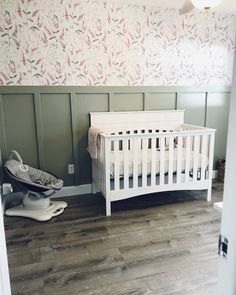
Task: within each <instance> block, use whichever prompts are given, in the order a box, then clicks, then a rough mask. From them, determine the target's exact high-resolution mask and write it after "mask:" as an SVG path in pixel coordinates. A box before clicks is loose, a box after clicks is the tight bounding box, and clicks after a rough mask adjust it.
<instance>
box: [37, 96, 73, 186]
mask: <svg viewBox="0 0 236 295" xmlns="http://www.w3.org/2000/svg"><path fill="white" fill-rule="evenodd" d="M41 109H42V114H41V116H42V134H43V138H42V141H43V150H42V153H43V155H41V158H42V167H41V168H42V169H46V170H48V171H51V172H52V173H55V174H56V175H57V176H58V177H60V178H62V179H63V180H64V181H65V185H74V183H75V181H74V175H73V174H68V164H73V163H74V160H73V145H72V127H71V110H70V95H69V94H41Z"/></svg>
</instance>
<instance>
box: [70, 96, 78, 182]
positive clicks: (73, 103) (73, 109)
mask: <svg viewBox="0 0 236 295" xmlns="http://www.w3.org/2000/svg"><path fill="white" fill-rule="evenodd" d="M70 114H71V135H72V148H73V159H74V165H75V166H74V167H75V174H74V184H75V185H76V184H79V132H78V130H77V128H78V126H79V123H78V107H77V99H76V93H75V92H71V93H70Z"/></svg>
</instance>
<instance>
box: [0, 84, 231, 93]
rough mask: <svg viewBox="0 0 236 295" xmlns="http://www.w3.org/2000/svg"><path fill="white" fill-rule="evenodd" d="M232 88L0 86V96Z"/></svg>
mask: <svg viewBox="0 0 236 295" xmlns="http://www.w3.org/2000/svg"><path fill="white" fill-rule="evenodd" d="M230 91H231V87H230V86H33V85H32V86H0V94H34V93H40V94H41V93H42V94H56V93H61V94H70V93H73V94H94V93H98V94H109V93H113V95H115V94H120V93H122V94H125V93H127V94H129V93H147V94H158V93H171V92H179V93H201V92H203V93H204V92H208V93H219V92H221V93H222V92H223V93H224V92H226V93H227V92H230Z"/></svg>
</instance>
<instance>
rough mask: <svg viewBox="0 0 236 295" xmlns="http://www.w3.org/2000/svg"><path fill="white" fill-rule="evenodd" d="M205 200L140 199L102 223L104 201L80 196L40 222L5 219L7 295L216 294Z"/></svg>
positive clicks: (212, 219) (177, 195) (212, 215)
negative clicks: (7, 269) (50, 217)
mask: <svg viewBox="0 0 236 295" xmlns="http://www.w3.org/2000/svg"><path fill="white" fill-rule="evenodd" d="M205 197H206V193H205V192H199V191H197V192H196V191H195V192H172V193H159V194H152V195H146V196H141V197H137V198H133V199H129V200H125V201H121V202H117V203H114V205H113V206H112V216H111V217H108V218H107V217H105V216H104V213H105V203H104V199H103V198H102V197H101V196H94V195H84V196H75V197H70V198H68V199H67V200H68V204H69V206H68V208H67V209H66V211H65V213H64V214H63V215H61V216H58V217H57V218H54V219H53V220H51V221H49V222H46V223H39V222H36V221H32V220H29V219H23V218H17V217H11V218H10V217H7V218H6V236H7V244H8V255H9V264H10V275H11V283H12V291H13V295H20V294H21V295H23V294H24V295H62V294H63V295H72V294H73V295H77V294H81V295H98V294H99V295H144V294H145V295H154V294H155V295H158V294H161V295H166V294H172V295H184V294H188V295H195V294H196V295H208V294H216V284H217V260H218V259H217V238H218V235H219V230H220V221H221V214H220V213H219V212H217V211H216V210H214V209H213V207H212V203H207V202H206V201H205ZM221 199H222V185H221V184H219V183H214V185H213V202H214V201H220V200H221Z"/></svg>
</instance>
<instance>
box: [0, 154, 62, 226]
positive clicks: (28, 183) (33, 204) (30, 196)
mask: <svg viewBox="0 0 236 295" xmlns="http://www.w3.org/2000/svg"><path fill="white" fill-rule="evenodd" d="M4 167H5V171H6V172H7V174H8V175H9V177H10V179H11V182H12V185H13V187H14V188H16V189H17V191H20V192H23V194H22V193H21V194H20V193H18V196H19V202H20V203H19V202H18V203H19V204H17V205H16V206H14V207H10V208H8V209H6V211H5V213H6V215H8V216H21V217H28V218H32V219H35V220H38V221H47V220H49V219H51V218H52V217H54V216H57V215H59V214H61V213H63V211H64V208H66V207H67V203H66V202H63V201H51V200H50V197H51V196H52V195H53V194H54V193H55V192H56V191H58V190H60V189H61V188H62V187H63V180H61V179H59V178H57V177H56V176H55V175H53V174H51V173H48V172H46V171H43V170H39V169H36V168H33V167H30V166H28V165H25V164H24V163H23V161H22V159H21V157H20V155H19V153H18V152H16V151H14V150H13V151H11V152H10V153H9V156H8V159H7V161H6V163H5V165H4ZM14 195H17V193H14ZM20 195H21V196H22V197H20ZM8 207H9V205H8Z"/></svg>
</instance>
